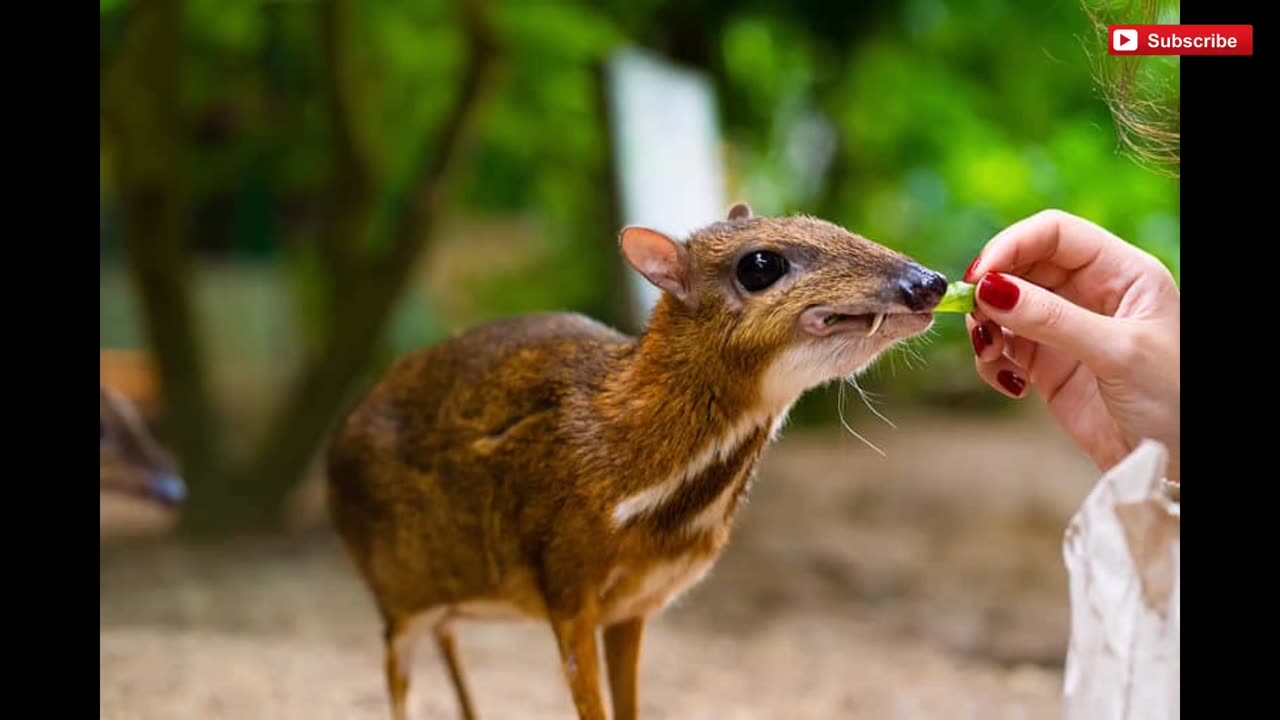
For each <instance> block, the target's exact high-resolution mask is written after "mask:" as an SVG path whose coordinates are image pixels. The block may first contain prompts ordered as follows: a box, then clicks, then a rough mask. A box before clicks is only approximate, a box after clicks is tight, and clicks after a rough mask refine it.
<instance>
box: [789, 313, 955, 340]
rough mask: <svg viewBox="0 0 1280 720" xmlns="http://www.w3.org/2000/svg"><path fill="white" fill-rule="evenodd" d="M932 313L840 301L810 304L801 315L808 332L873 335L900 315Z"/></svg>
mask: <svg viewBox="0 0 1280 720" xmlns="http://www.w3.org/2000/svg"><path fill="white" fill-rule="evenodd" d="M905 315H911V316H917V315H919V316H930V315H931V314H929V313H901V312H898V313H895V312H892V311H887V310H877V311H873V312H867V309H865V308H857V307H852V306H839V305H820V306H817V307H811V308H809V309H807V310H805V311H804V313H803V314H801V316H800V325H801V327H803V328H804V330H805V332H807V333H809V334H810V335H814V336H816V337H827V336H829V335H836V334H840V335H861V336H862V337H867V338H870V337H873V336H875V334H876V333H878V332H880V331H881V330H883V329H884V328H886V327H888V326H889V325H892V324H893V323H894V318H895V317H899V316H905Z"/></svg>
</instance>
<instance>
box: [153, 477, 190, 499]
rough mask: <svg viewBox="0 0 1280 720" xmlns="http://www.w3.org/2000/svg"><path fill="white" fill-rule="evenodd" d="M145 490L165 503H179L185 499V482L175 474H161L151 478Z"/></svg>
mask: <svg viewBox="0 0 1280 720" xmlns="http://www.w3.org/2000/svg"><path fill="white" fill-rule="evenodd" d="M147 490H148V491H149V493H150V494H151V496H152V497H154V498H155V499H157V500H159V501H160V502H162V503H164V504H166V505H181V504H182V503H183V501H185V500H186V499H187V484H186V483H184V482H183V481H182V478H180V477H178V476H177V475H170V474H161V475H156V476H155V477H153V478H152V479H151V482H150V483H149V484H148V486H147Z"/></svg>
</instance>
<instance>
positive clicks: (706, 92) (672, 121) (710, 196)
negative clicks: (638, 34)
mask: <svg viewBox="0 0 1280 720" xmlns="http://www.w3.org/2000/svg"><path fill="white" fill-rule="evenodd" d="M606 82H607V86H608V97H609V119H610V125H611V128H610V129H611V131H612V134H613V142H612V145H613V148H614V165H615V167H616V168H617V174H618V177H617V178H616V182H617V183H618V190H619V193H618V195H619V199H620V205H621V208H620V210H621V212H622V218H621V221H622V223H623V225H643V226H645V227H649V228H652V229H654V230H658V231H660V232H663V233H666V234H668V235H670V236H671V237H673V238H675V239H677V240H679V239H682V238H683V237H684V236H685V235H687V234H689V233H690V232H691V231H693V230H696V229H698V228H700V227H702V226H704V225H708V224H710V223H712V222H715V221H717V220H719V219H721V216H722V215H724V214H725V213H726V212H728V209H729V208H728V205H727V204H726V200H725V179H724V165H723V159H722V158H721V156H720V131H719V121H718V117H717V113H716V103H715V93H714V90H713V88H712V86H711V83H710V81H709V80H708V79H707V78H706V77H705V76H704V75H702V74H701V73H697V72H693V71H690V70H688V69H686V68H681V67H677V66H675V65H672V64H670V63H668V62H666V61H664V60H662V59H661V58H657V57H654V56H653V55H650V54H648V53H644V52H640V51H637V50H632V49H626V50H622V51H620V52H618V53H617V54H615V55H614V56H613V57H612V58H610V60H609V62H608V64H607V66H606ZM627 278H628V281H629V283H630V288H629V289H630V295H631V299H632V302H631V305H632V308H634V311H635V312H636V315H637V317H636V318H635V319H636V321H637V322H638V323H639V324H641V325H643V324H644V323H646V322H647V321H648V318H649V313H650V312H651V311H652V310H653V305H654V303H656V302H657V300H658V297H659V295H660V291H659V290H657V289H656V288H654V287H653V286H652V285H650V284H649V283H648V282H647V281H646V280H645V279H644V278H643V277H641V276H640V274H639V273H636V272H635V271H634V270H630V269H628V271H627Z"/></svg>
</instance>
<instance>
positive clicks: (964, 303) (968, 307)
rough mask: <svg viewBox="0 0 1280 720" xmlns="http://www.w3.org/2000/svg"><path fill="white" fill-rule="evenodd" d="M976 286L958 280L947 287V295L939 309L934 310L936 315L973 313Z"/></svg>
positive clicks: (944, 296) (939, 304) (943, 297)
mask: <svg viewBox="0 0 1280 720" xmlns="http://www.w3.org/2000/svg"><path fill="white" fill-rule="evenodd" d="M976 289H977V288H976V286H975V285H973V284H972V283H967V282H961V281H959V280H957V281H956V282H953V283H951V284H950V285H948V286H947V293H946V294H945V295H943V296H942V302H940V303H938V307H936V308H934V309H933V311H934V312H935V313H961V314H965V313H971V312H973V309H974V307H976V306H975V305H974V302H973V293H974V290H976Z"/></svg>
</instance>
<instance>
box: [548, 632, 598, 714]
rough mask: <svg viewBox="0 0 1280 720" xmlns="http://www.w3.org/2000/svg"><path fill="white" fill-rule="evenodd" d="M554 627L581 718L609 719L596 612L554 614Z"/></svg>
mask: <svg viewBox="0 0 1280 720" xmlns="http://www.w3.org/2000/svg"><path fill="white" fill-rule="evenodd" d="M551 629H552V631H553V632H555V635H556V643H557V645H559V647H560V663H561V665H562V666H563V668H564V676H565V679H566V680H567V681H568V682H569V691H570V692H571V693H572V694H573V704H574V705H575V706H576V707H577V708H578V718H579V720H608V716H607V715H605V710H604V698H603V696H602V693H601V688H600V650H599V647H598V645H597V644H596V630H597V624H596V616H595V613H594V612H589V611H588V612H580V613H578V614H577V615H575V616H573V617H554V616H553V617H552V619H551Z"/></svg>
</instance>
